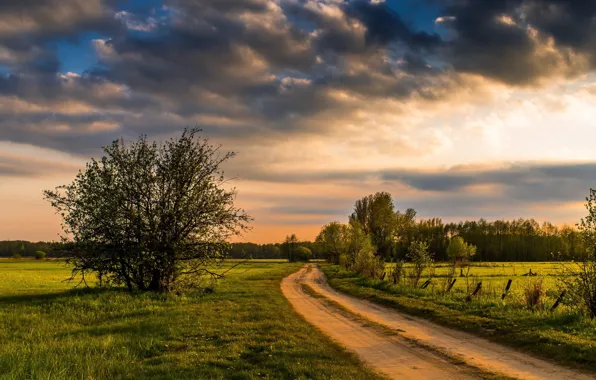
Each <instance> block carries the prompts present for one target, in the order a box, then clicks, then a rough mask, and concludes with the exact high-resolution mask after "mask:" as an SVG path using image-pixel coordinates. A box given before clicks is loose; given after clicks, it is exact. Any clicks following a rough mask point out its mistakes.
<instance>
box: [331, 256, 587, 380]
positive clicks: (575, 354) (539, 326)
mask: <svg viewBox="0 0 596 380" xmlns="http://www.w3.org/2000/svg"><path fill="white" fill-rule="evenodd" d="M530 267H531V268H532V272H538V274H539V276H536V277H525V276H522V274H524V273H527V271H529V269H530ZM321 268H322V269H323V272H324V273H325V274H326V276H327V277H328V279H329V284H330V285H331V286H332V287H334V288H336V289H338V290H340V291H343V292H345V293H348V294H351V295H354V296H357V297H361V298H365V299H368V300H371V301H373V302H377V303H381V304H385V305H388V306H391V307H394V308H396V309H398V310H401V311H403V312H407V313H410V314H413V315H417V316H421V317H424V318H427V319H430V320H433V321H435V322H438V323H440V324H441V325H444V326H449V327H452V328H456V329H460V330H465V331H469V332H473V333H476V334H478V335H480V336H483V337H486V338H489V339H491V340H493V341H496V342H499V343H503V344H507V345H510V346H513V347H518V348H522V349H524V350H526V351H529V352H531V353H534V354H536V355H538V356H541V357H544V358H547V359H552V360H555V361H557V362H559V363H562V364H567V365H571V366H573V367H578V368H583V369H588V370H590V371H594V372H595V373H596V322H594V321H592V320H590V319H589V318H587V317H585V316H584V314H583V313H581V312H580V311H578V310H577V308H576V307H574V306H575V305H573V304H571V303H570V302H569V300H567V301H566V302H564V304H563V305H562V306H561V307H559V308H558V309H557V310H556V311H555V312H552V313H551V312H550V311H549V310H548V309H549V307H550V305H552V303H553V302H554V300H555V298H556V296H557V295H558V293H559V290H560V288H559V285H558V282H557V277H558V276H559V275H560V272H559V264H557V263H531V264H530V263H505V266H503V264H502V263H499V264H497V263H482V264H476V265H475V266H473V267H472V268H471V269H470V278H471V279H470V280H469V282H470V283H472V284H476V282H477V281H480V280H482V281H483V286H484V287H485V289H484V293H481V295H480V296H479V297H475V298H474V299H473V300H472V301H471V302H466V300H465V298H466V296H467V295H468V294H469V293H468V292H467V290H466V286H465V279H463V278H461V277H457V281H458V282H459V287H457V289H454V290H452V292H450V293H449V294H444V293H443V292H442V291H441V290H440V289H441V286H440V282H441V281H442V278H441V277H438V278H435V280H434V281H435V282H436V283H437V285H435V286H434V287H432V286H429V288H428V289H424V290H422V289H419V288H416V289H414V288H412V287H411V286H405V285H397V286H395V285H392V284H390V283H389V282H388V281H380V280H370V279H365V278H363V277H361V276H359V275H355V274H353V273H350V272H346V271H345V270H343V269H341V268H340V267H338V266H333V265H322V266H321ZM446 271H447V268H446V267H445V266H439V267H438V268H437V269H436V275H438V276H441V275H444V274H446ZM457 274H458V275H459V270H458V272H457ZM472 275H474V276H473V277H472ZM509 278H511V279H513V285H512V288H511V293H510V294H509V295H508V296H507V297H506V298H505V300H504V301H503V300H501V298H500V295H501V294H502V291H503V288H504V287H505V284H506V282H507V279H509ZM538 279H543V281H544V284H545V286H546V288H547V295H546V297H545V300H544V304H545V308H544V310H537V311H532V310H529V309H528V308H527V306H526V304H525V302H524V299H523V294H522V292H523V288H524V284H525V283H527V282H529V281H536V280H538ZM420 283H422V281H421V282H420ZM456 284H457V282H456Z"/></svg>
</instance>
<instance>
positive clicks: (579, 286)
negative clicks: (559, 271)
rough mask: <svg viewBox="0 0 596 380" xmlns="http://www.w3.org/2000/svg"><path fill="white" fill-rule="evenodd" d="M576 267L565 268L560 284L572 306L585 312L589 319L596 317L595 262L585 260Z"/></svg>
mask: <svg viewBox="0 0 596 380" xmlns="http://www.w3.org/2000/svg"><path fill="white" fill-rule="evenodd" d="M575 265H577V267H575V268H573V267H567V266H566V267H565V270H564V273H565V276H563V277H561V280H560V281H561V282H562V283H563V285H564V286H565V288H566V289H567V294H568V295H569V297H570V298H571V299H572V301H573V302H572V303H573V304H574V305H578V306H580V307H582V309H583V310H585V311H586V312H587V313H588V315H589V316H590V318H595V317H596V261H594V260H587V261H585V262H583V263H578V264H575Z"/></svg>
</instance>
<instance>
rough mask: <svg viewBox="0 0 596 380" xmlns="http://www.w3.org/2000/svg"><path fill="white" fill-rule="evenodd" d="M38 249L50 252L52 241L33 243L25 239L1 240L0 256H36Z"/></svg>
mask: <svg viewBox="0 0 596 380" xmlns="http://www.w3.org/2000/svg"><path fill="white" fill-rule="evenodd" d="M37 251H43V252H46V253H49V252H50V251H51V243H46V242H38V243H31V242H29V241H24V240H5V241H0V257H13V256H15V255H21V256H22V257H34V256H35V252H37ZM48 256H50V255H48Z"/></svg>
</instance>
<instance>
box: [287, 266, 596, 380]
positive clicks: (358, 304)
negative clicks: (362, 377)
mask: <svg viewBox="0 0 596 380" xmlns="http://www.w3.org/2000/svg"><path fill="white" fill-rule="evenodd" d="M302 284H307V285H309V287H310V289H312V290H314V291H315V292H316V293H318V294H319V295H321V296H323V297H325V299H328V300H331V301H333V302H335V303H337V304H339V305H341V306H342V307H343V308H344V312H340V309H338V308H336V307H335V306H333V305H332V304H330V303H329V302H326V301H325V299H321V298H319V297H314V296H312V295H310V294H307V293H306V292H305V291H304V290H303V288H302ZM281 287H282V291H283V293H284V295H285V296H286V298H288V300H289V301H290V302H291V303H292V305H293V306H294V308H295V309H296V310H297V311H298V312H299V313H300V314H302V315H303V316H304V318H305V319H306V320H307V321H309V322H310V323H312V324H313V325H315V326H317V327H318V328H319V329H321V330H322V331H323V332H324V333H325V334H327V335H328V336H330V337H331V338H332V339H334V340H336V341H337V342H339V343H341V344H342V345H344V346H345V347H346V348H347V349H349V350H351V351H353V352H355V353H356V354H358V356H359V357H360V358H361V359H362V360H363V361H364V362H366V363H368V365H369V366H371V367H372V368H375V369H377V370H378V371H379V372H382V373H384V374H385V375H387V376H389V377H391V378H394V379H411V378H416V379H417V380H422V379H465V378H477V377H478V376H479V375H478V373H477V372H475V371H473V370H471V369H470V368H469V367H468V366H465V365H458V364H454V363H456V361H454V360H449V358H452V359H461V360H463V361H465V362H466V363H467V364H469V365H470V366H473V367H476V368H479V369H482V370H483V371H486V372H489V373H496V374H502V375H506V376H508V377H512V378H519V379H569V380H572V379H577V380H584V379H594V378H595V377H593V376H589V375H585V374H582V373H580V372H576V371H573V370H570V369H567V368H563V367H559V366H556V365H554V364H551V363H548V362H546V361H544V360H540V359H536V358H534V357H532V356H529V355H526V354H523V353H520V352H518V351H515V350H512V349H510V348H507V347H504V346H501V345H498V344H495V343H491V342H489V341H487V340H485V339H482V338H478V337H476V336H474V335H471V334H467V333H463V332H460V331H454V330H451V329H448V328H445V327H441V326H438V325H435V324H432V323H430V322H428V321H425V320H421V319H418V318H414V317H410V316H406V315H403V314H401V313H398V312H396V311H395V310H393V309H390V308H386V307H383V306H379V305H376V304H372V303H370V302H368V301H364V300H360V299H358V298H354V297H351V296H347V295H345V294H342V293H339V292H337V291H335V290H333V289H331V288H330V287H329V286H328V285H327V282H326V280H325V277H324V276H323V274H322V273H321V271H320V270H319V269H318V268H317V267H316V266H314V265H308V266H305V267H304V268H303V269H301V270H300V271H299V272H297V273H294V274H292V275H290V276H288V277H287V278H285V279H284V280H283V281H282V285H281ZM345 310H347V311H349V312H350V313H353V314H354V315H356V316H358V317H360V318H354V317H350V315H347V314H346V312H345ZM362 319H365V320H369V321H372V322H376V323H377V324H379V325H382V326H385V327H387V328H390V329H391V330H393V331H395V332H397V333H398V335H397V336H396V335H393V334H392V335H387V334H383V332H382V331H380V329H379V328H378V327H374V326H371V325H370V324H369V325H367V324H366V323H365V321H363V320H362ZM413 342H417V343H413Z"/></svg>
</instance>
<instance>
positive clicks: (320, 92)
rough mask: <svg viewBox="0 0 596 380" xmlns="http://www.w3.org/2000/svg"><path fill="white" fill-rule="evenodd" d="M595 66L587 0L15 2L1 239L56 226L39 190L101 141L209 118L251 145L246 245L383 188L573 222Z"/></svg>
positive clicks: (595, 162)
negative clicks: (249, 224)
mask: <svg viewBox="0 0 596 380" xmlns="http://www.w3.org/2000/svg"><path fill="white" fill-rule="evenodd" d="M595 71H596V2H590V1H584V0H581V1H580V0H491V1H486V0H401V1H400V0H385V1H382V0H351V1H347V0H346V1H344V0H149V1H148V0H129V1H119V0H46V1H36V0H18V1H16V0H4V1H2V2H0V240H4V239H11V240H16V239H26V240H33V241H38V240H57V239H58V237H59V234H60V231H61V229H60V218H59V217H58V216H57V215H55V214H54V211H53V209H52V208H51V207H50V205H49V204H48V203H47V202H46V201H44V200H43V198H42V191H43V190H45V189H53V188H54V187H56V186H58V185H62V184H66V183H69V182H70V181H72V179H73V178H74V176H75V175H76V173H77V171H78V170H79V169H82V168H84V165H85V162H87V161H88V160H89V159H90V157H100V156H101V153H102V151H101V147H102V146H105V145H108V144H109V143H110V142H111V141H113V140H115V139H118V138H124V139H125V140H126V141H133V140H134V139H136V138H137V137H138V136H139V135H141V134H146V135H148V136H149V137H150V138H152V139H155V140H157V141H163V140H164V139H167V138H169V137H172V136H176V135H178V134H180V133H181V131H182V130H183V129H184V128H185V127H193V126H199V127H200V128H202V130H203V132H202V133H203V135H204V136H205V137H207V138H209V139H210V141H211V142H213V143H214V144H221V145H222V146H223V149H226V150H229V151H235V152H237V153H238V155H237V156H236V157H235V158H234V159H233V160H232V161H229V162H228V163H227V164H226V167H225V169H226V174H227V175H228V176H229V177H233V178H235V179H234V181H233V182H232V183H233V185H234V186H235V187H236V188H237V190H238V197H237V205H239V206H241V207H243V208H244V209H245V210H246V211H247V212H248V213H249V214H250V215H251V216H253V217H254V219H255V220H254V222H253V229H252V231H251V232H248V233H246V234H244V235H243V236H242V237H241V238H239V239H240V240H241V241H253V242H260V243H263V242H278V241H281V240H282V239H283V238H284V237H285V236H286V235H287V234H290V233H296V234H297V235H298V237H299V238H302V239H313V238H314V237H315V236H316V234H317V232H318V231H319V229H320V227H321V226H322V225H323V224H325V223H328V222H331V221H335V220H337V221H341V222H344V221H346V220H347V216H348V215H349V213H350V212H351V210H352V208H353V204H354V202H355V200H356V199H359V198H361V197H363V196H366V195H368V194H371V193H374V192H377V191H387V192H389V193H391V194H392V195H393V198H394V201H395V205H396V208H398V209H401V210H403V209H406V208H409V207H413V208H415V209H416V210H417V212H418V216H419V217H420V218H428V217H440V218H442V219H443V220H444V221H459V220H466V219H479V218H481V217H483V218H485V219H488V220H494V219H503V218H504V219H512V218H519V217H524V218H535V219H536V220H538V221H546V220H548V221H551V222H553V223H557V224H575V223H576V222H578V221H579V219H580V218H581V217H582V216H584V214H585V210H584V206H583V202H584V198H585V196H587V195H588V193H589V189H590V188H591V187H596V149H594V147H593V146H594V141H596V139H595V138H596V131H595V129H594V121H595V120H596V107H594V104H595V101H596V75H595V74H596V73H595Z"/></svg>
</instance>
